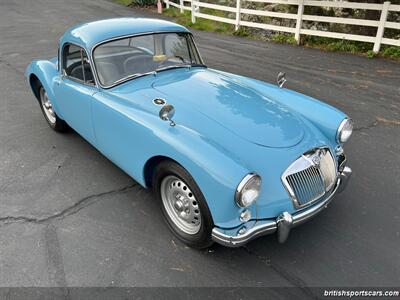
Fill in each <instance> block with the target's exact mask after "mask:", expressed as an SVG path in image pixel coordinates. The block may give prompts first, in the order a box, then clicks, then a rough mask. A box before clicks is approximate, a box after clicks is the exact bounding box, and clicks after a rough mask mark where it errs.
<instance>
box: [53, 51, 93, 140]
mask: <svg viewBox="0 0 400 300" xmlns="http://www.w3.org/2000/svg"><path fill="white" fill-rule="evenodd" d="M61 68H62V73H61V74H62V75H61V77H60V79H59V80H58V81H56V84H55V88H54V91H55V94H56V97H57V100H58V106H59V109H60V111H61V112H62V116H63V118H64V119H65V121H66V122H67V123H68V125H70V126H71V127H72V128H73V129H74V130H75V131H77V132H78V133H79V134H80V135H81V136H83V137H84V138H85V139H86V140H88V141H89V142H90V143H92V144H95V136H94V131H93V125H92V116H91V107H92V100H93V95H94V94H95V93H97V92H98V89H97V87H96V86H95V83H94V79H93V73H92V69H91V67H90V63H89V59H88V57H87V54H86V51H85V50H84V49H82V48H81V47H79V46H76V45H73V44H66V45H64V47H63V50H62V64H61Z"/></svg>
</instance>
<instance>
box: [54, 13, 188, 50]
mask: <svg viewBox="0 0 400 300" xmlns="http://www.w3.org/2000/svg"><path fill="white" fill-rule="evenodd" d="M163 31H164V32H165V31H174V32H189V30H187V29H186V28H185V27H183V26H181V25H178V24H175V23H172V22H169V21H165V20H159V19H148V18H113V19H105V20H98V21H92V22H87V23H81V24H78V25H76V26H73V27H71V28H70V29H68V30H67V31H66V32H65V33H64V35H63V36H62V37H61V39H60V44H61V45H63V44H64V43H68V42H69V43H74V44H77V45H80V46H82V47H84V48H86V49H87V50H91V49H92V47H93V46H95V45H96V44H98V43H101V42H102V41H106V40H109V39H112V38H117V37H122V36H127V35H135V34H140V33H150V32H163Z"/></svg>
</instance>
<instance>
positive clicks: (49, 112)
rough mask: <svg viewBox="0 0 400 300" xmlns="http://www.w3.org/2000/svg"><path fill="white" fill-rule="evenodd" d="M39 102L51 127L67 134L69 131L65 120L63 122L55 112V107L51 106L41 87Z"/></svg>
mask: <svg viewBox="0 0 400 300" xmlns="http://www.w3.org/2000/svg"><path fill="white" fill-rule="evenodd" d="M39 102H40V108H41V109H42V112H43V115H44V117H45V119H46V121H47V123H48V124H49V126H50V127H51V128H52V129H53V130H55V131H58V132H65V131H67V130H68V128H69V127H68V124H67V123H65V121H64V120H61V119H60V118H59V117H58V116H57V114H56V113H55V111H54V110H53V105H52V104H51V101H50V98H49V97H48V95H47V92H46V90H45V89H44V88H43V86H41V85H40V86H39Z"/></svg>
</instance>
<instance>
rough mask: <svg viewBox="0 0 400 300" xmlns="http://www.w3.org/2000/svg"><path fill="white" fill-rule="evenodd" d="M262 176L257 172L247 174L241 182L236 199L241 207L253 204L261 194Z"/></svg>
mask: <svg viewBox="0 0 400 300" xmlns="http://www.w3.org/2000/svg"><path fill="white" fill-rule="evenodd" d="M260 189H261V177H260V176H258V175H257V174H254V173H250V174H247V175H246V176H245V177H244V178H243V180H242V181H241V182H240V183H239V185H238V187H237V189H236V194H235V200H236V203H237V205H239V206H240V207H247V206H250V205H252V204H253V203H254V202H255V201H256V200H257V198H258V196H259V195H260Z"/></svg>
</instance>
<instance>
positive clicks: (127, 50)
mask: <svg viewBox="0 0 400 300" xmlns="http://www.w3.org/2000/svg"><path fill="white" fill-rule="evenodd" d="M93 60H94V63H95V66H96V70H97V75H98V78H99V81H100V83H101V85H102V86H104V87H110V86H113V85H116V84H118V83H121V82H125V81H127V80H129V79H132V78H136V77H140V76H144V75H147V74H151V73H153V72H159V71H163V70H168V69H172V68H181V67H182V68H184V67H191V66H204V65H203V63H202V61H201V58H200V56H199V53H198V52H197V49H196V47H195V44H194V42H193V39H192V36H191V34H189V33H176V32H172V33H153V34H146V35H140V36H133V37H129V38H123V39H118V40H114V41H110V42H106V43H104V44H101V45H99V46H97V47H96V48H95V49H94V51H93Z"/></svg>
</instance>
